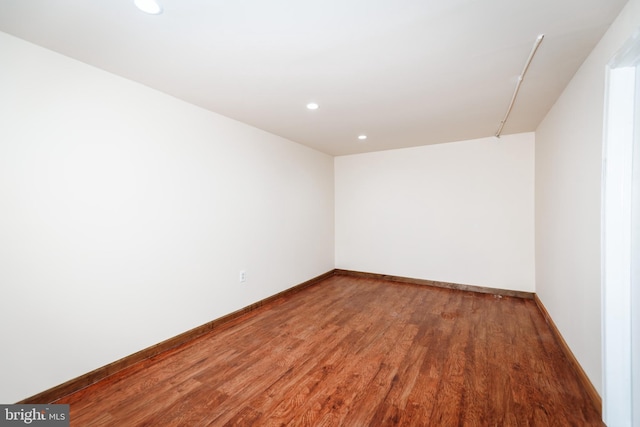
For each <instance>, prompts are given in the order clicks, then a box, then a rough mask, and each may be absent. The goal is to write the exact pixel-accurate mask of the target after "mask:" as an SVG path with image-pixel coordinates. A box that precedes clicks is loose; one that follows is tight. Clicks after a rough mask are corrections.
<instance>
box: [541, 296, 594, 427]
mask: <svg viewBox="0 0 640 427" xmlns="http://www.w3.org/2000/svg"><path fill="white" fill-rule="evenodd" d="M534 300H535V302H536V305H537V306H538V310H540V313H542V316H543V317H544V319H545V320H546V322H547V325H549V328H550V329H551V332H553V335H554V336H555V338H556V341H557V342H558V344H559V345H560V348H561V349H562V352H563V353H564V355H565V357H566V358H567V360H568V361H569V364H570V365H571V367H572V368H573V370H574V371H575V373H576V375H577V376H578V380H579V381H580V383H581V384H582V387H583V388H584V389H585V391H586V392H587V394H588V395H589V398H590V399H591V401H592V402H593V404H594V405H595V406H596V408H598V411H599V412H600V418H602V398H601V397H600V394H599V393H598V391H597V390H596V388H595V387H594V386H593V383H592V382H591V380H590V379H589V377H588V376H587V373H586V372H585V371H584V369H582V366H580V362H578V359H576V356H575V355H574V354H573V352H572V351H571V349H570V348H569V345H568V344H567V342H566V341H565V340H564V338H563V337H562V334H561V333H560V331H559V330H558V327H557V326H556V324H555V323H554V322H553V319H552V318H551V315H550V314H549V312H548V311H547V309H546V307H545V306H544V304H542V301H540V298H539V297H538V295H537V294H536V295H535V297H534Z"/></svg>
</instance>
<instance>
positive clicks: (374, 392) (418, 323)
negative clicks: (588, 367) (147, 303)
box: [56, 276, 603, 427]
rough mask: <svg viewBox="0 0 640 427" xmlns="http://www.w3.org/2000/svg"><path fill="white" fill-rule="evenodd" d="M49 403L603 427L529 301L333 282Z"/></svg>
mask: <svg viewBox="0 0 640 427" xmlns="http://www.w3.org/2000/svg"><path fill="white" fill-rule="evenodd" d="M56 403H68V404H70V405H71V425H72V426H83V427H84V426H225V425H229V426H235V425H238V426H243V425H246V426H283V425H300V426H332V427H333V426H350V427H351V426H392V425H399V426H457V425H463V426H551V425H554V426H592V425H593V426H602V425H603V424H602V422H601V421H600V420H599V415H598V411H597V409H596V408H595V407H594V406H593V404H592V401H591V400H590V399H589V397H588V396H587V394H586V392H585V391H584V390H583V389H581V388H580V385H579V382H578V379H577V377H576V376H575V374H574V372H573V371H572V369H571V367H570V365H569V363H568V361H567V360H566V358H565V357H564V355H563V353H562V351H561V349H560V347H559V345H558V344H557V342H556V341H555V339H554V337H553V335H552V333H551V331H550V329H549V327H548V326H547V324H546V323H545V321H544V319H543V317H542V315H541V314H540V312H539V311H538V309H537V307H536V305H535V302H534V301H533V300H528V299H520V298H512V297H498V296H495V295H488V294H476V293H471V292H465V291H458V290H451V289H439V288H432V287H427V286H419V285H407V284H397V283H393V282H388V281H383V280H373V279H362V278H354V277H346V276H333V277H331V278H329V279H327V280H325V281H323V282H321V283H320V284H318V285H315V286H313V287H310V288H308V289H305V290H304V291H302V292H299V293H296V294H294V295H291V296H288V297H285V298H283V299H281V300H278V301H275V302H273V303H271V304H267V305H266V306H264V307H260V308H259V309H257V310H255V311H253V312H251V313H248V314H247V315H245V316H243V317H241V318H239V319H237V320H236V321H234V322H232V323H230V324H228V325H224V326H222V327H220V328H218V329H216V330H214V331H212V332H211V333H208V334H206V335H204V336H202V337H200V338H198V339H196V340H194V341H193V342H191V343H188V344H185V345H183V346H181V347H178V348H176V349H173V350H171V351H168V352H166V353H163V354H161V355H159V356H156V357H154V358H151V359H149V360H146V361H143V362H140V363H138V364H137V365H134V366H132V367H130V368H127V369H125V370H123V371H121V372H119V373H117V374H115V375H113V376H111V377H109V378H106V379H104V380H102V381H100V382H98V383H96V384H94V385H92V386H89V387H87V388H85V389H83V390H80V391H78V392H76V393H74V394H71V395H69V396H67V397H65V398H63V399H60V400H58V401H57V402H56Z"/></svg>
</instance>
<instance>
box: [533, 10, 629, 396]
mask: <svg viewBox="0 0 640 427" xmlns="http://www.w3.org/2000/svg"><path fill="white" fill-rule="evenodd" d="M639 25H640V1H638V0H631V1H630V2H629V3H628V4H627V6H626V7H625V9H623V11H622V12H621V14H620V15H619V17H618V18H617V19H616V21H615V22H614V23H613V24H612V25H611V27H610V28H609V30H608V31H607V33H606V34H605V35H604V37H603V38H602V39H601V41H600V42H599V43H598V45H597V46H596V47H595V48H594V50H593V52H592V53H591V54H590V56H589V57H588V58H587V59H586V60H585V62H584V63H583V65H582V66H581V68H580V69H579V70H578V72H577V73H576V75H575V76H574V77H573V79H572V80H571V82H570V83H569V85H568V86H567V87H566V89H565V90H564V92H563V94H562V95H561V96H560V98H559V99H558V101H557V102H556V103H555V105H554V106H553V108H552V109H551V110H550V111H549V113H548V114H547V116H546V118H545V119H544V120H543V122H542V123H541V124H540V126H539V127H538V129H537V130H536V155H535V158H536V160H535V161H536V183H535V186H536V199H535V200H536V202H535V203H536V280H537V281H536V291H537V293H538V296H539V297H540V299H541V301H542V303H543V304H544V305H545V307H546V308H547V310H548V311H549V314H550V315H551V317H552V318H553V319H554V322H555V323H556V325H557V326H558V329H559V330H560V333H561V334H562V335H563V337H564V338H565V340H566V341H567V344H568V345H569V346H570V347H571V350H572V351H573V353H574V354H575V356H576V358H577V359H578V361H579V362H580V364H581V365H582V367H583V368H584V370H585V372H586V373H587V375H588V376H589V378H590V379H591V381H592V383H593V384H594V386H595V387H596V389H597V390H598V391H600V393H601V392H602V372H601V369H602V366H601V364H602V360H601V359H602V358H601V344H602V341H601V287H600V244H601V242H600V240H601V239H600V234H601V227H600V221H601V176H602V140H603V118H604V103H605V99H604V96H605V83H606V82H605V69H606V64H607V63H608V62H609V60H610V59H611V58H612V57H613V55H614V54H615V52H616V51H617V49H619V48H620V47H621V46H622V44H623V43H624V42H625V41H626V40H627V39H628V38H629V37H630V36H631V34H632V33H633V31H634V30H635V29H636V28H637V27H638V26H639Z"/></svg>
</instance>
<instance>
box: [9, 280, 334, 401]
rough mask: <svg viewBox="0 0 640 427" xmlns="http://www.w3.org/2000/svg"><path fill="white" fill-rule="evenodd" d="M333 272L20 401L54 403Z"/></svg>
mask: <svg viewBox="0 0 640 427" xmlns="http://www.w3.org/2000/svg"><path fill="white" fill-rule="evenodd" d="M334 274H335V270H331V271H328V272H326V273H324V274H321V275H320V276H318V277H314V278H313V279H310V280H307V281H306V282H303V283H300V284H299V285H296V286H294V287H292V288H289V289H286V290H284V291H282V292H279V293H277V294H275V295H272V296H270V297H268V298H265V299H263V300H260V301H258V302H256V303H253V304H251V305H249V306H247V307H244V308H241V309H240V310H237V311H234V312H233V313H230V314H227V315H226V316H223V317H220V318H218V319H215V320H212V321H211V322H208V323H205V324H204V325H200V326H197V327H195V328H193V329H191V330H189V331H186V332H184V333H182V334H180V335H177V336H175V337H173V338H169V339H167V340H165V341H162V342H161V343H158V344H155V345H153V346H151V347H148V348H145V349H143V350H140V351H138V352H137V353H134V354H131V355H129V356H126V357H124V358H122V359H120V360H117V361H115V362H113V363H110V364H108V365H105V366H102V367H100V368H97V369H95V370H93V371H91V372H89V373H87V374H84V375H81V376H79V377H77V378H74V379H72V380H69V381H67V382H65V383H63V384H60V385H58V386H55V387H53V388H50V389H48V390H45V391H43V392H41V393H38V394H36V395H34V396H31V397H28V398H26V399H23V400H21V401H20V402H17V403H27V404H49V403H52V402H54V401H56V400H58V399H60V398H62V397H64V396H67V395H69V394H71V393H73V392H76V391H78V390H81V389H83V388H85V387H87V386H89V385H91V384H93V383H95V382H97V381H100V380H101V379H104V378H106V377H108V376H111V375H113V374H115V373H116V372H118V371H121V370H123V369H125V368H128V367H130V366H132V365H134V364H136V363H138V362H141V361H143V360H146V359H149V358H151V357H154V356H157V355H159V354H160V353H163V352H165V351H168V350H171V349H173V348H175V347H178V346H179V345H182V344H185V343H187V342H189V341H191V340H194V339H196V338H198V337H199V336H201V335H204V334H206V333H207V332H210V331H211V330H213V329H215V328H219V327H220V326H222V325H226V324H229V323H230V322H232V321H233V320H236V319H238V318H239V317H241V316H243V315H244V314H247V313H249V312H251V311H253V310H256V309H257V308H259V307H262V306H264V305H265V304H268V303H271V302H273V301H275V300H277V299H279V298H284V297H286V296H289V295H292V294H295V293H297V292H300V291H301V290H303V289H306V288H308V287H310V286H313V285H316V284H318V283H320V282H322V281H323V280H325V279H327V278H329V277H331V276H333V275H334Z"/></svg>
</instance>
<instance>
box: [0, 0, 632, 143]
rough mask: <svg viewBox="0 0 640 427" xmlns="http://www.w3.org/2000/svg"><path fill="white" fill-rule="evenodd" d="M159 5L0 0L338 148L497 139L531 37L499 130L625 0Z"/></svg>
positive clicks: (60, 42)
mask: <svg viewBox="0 0 640 427" xmlns="http://www.w3.org/2000/svg"><path fill="white" fill-rule="evenodd" d="M160 3H161V5H162V6H163V8H164V13H163V14H161V15H156V16H153V15H147V14H144V13H142V12H140V11H139V10H137V9H136V8H135V7H134V5H133V1H132V0H0V31H4V32H6V33H9V34H12V35H15V36H17V37H20V38H23V39H25V40H28V41H31V42H33V43H36V44H38V45H41V46H43V47H46V48H49V49H52V50H54V51H57V52H60V53H62V54H64V55H67V56H69V57H72V58H75V59H77V60H80V61H82V62H85V63H87V64H91V65H94V66H96V67H99V68H102V69H104V70H107V71H109V72H112V73H115V74H118V75H120V76H123V77H126V78H128V79H131V80H135V81H138V82H140V83H143V84H145V85H147V86H150V87H152V88H155V89H158V90H160V91H162V92H165V93H167V94H170V95H173V96H175V97H177V98H180V99H183V100H185V101H188V102H191V103H193V104H196V105H199V106H201V107H204V108H207V109H209V110H211V111H215V112H217V113H220V114H223V115H225V116H228V117H231V118H234V119H237V120H239V121H242V122H245V123H248V124H250V125H253V126H256V127H258V128H261V129H264V130H266V131H269V132H272V133H275V134H277V135H281V136H283V137H285V138H288V139H291V140H293V141H297V142H299V143H302V144H305V145H308V146H310V147H314V148H316V149H318V150H320V151H323V152H326V153H329V154H332V155H343V154H351V153H360V152H366V151H376V150H384V149H392V148H400V147H409V146H416V145H425V144H434V143H440V142H450V141H457V140H464V139H473V138H480V137H486V136H491V135H494V134H495V132H496V129H497V128H498V126H499V124H500V120H502V118H503V116H504V114H505V111H506V108H507V106H508V104H509V101H510V99H511V95H512V92H513V90H514V87H515V84H516V80H517V77H518V75H519V74H520V73H521V71H522V68H523V66H524V63H525V61H526V59H527V56H528V55H529V52H530V50H531V47H532V46H533V43H534V41H535V39H536V37H537V36H538V34H541V33H542V34H545V38H544V41H543V42H542V45H541V46H540V49H539V50H538V53H537V54H536V57H535V58H534V60H533V63H532V65H531V68H530V69H529V72H528V74H527V76H526V79H525V80H524V82H523V85H522V89H521V91H520V94H519V96H518V99H517V102H516V105H515V107H514V109H513V112H512V113H511V116H510V118H509V120H508V122H507V124H506V126H505V128H504V131H503V134H510V133H518V132H528V131H533V130H535V128H536V126H537V125H538V123H539V122H540V121H541V120H542V119H543V118H544V115H545V114H546V112H547V111H548V110H549V108H550V107H551V106H552V105H553V103H554V102H555V100H556V99H557V97H558V95H559V94H560V92H561V91H562V89H563V88H564V87H565V85H566V84H567V83H568V81H569V80H570V79H571V77H572V76H573V74H574V73H575V72H576V70H577V68H578V67H579V66H580V64H581V63H582V61H583V60H584V59H585V57H586V56H587V55H588V53H589V52H590V51H591V49H592V48H593V46H594V45H595V44H596V43H597V41H598V40H599V39H600V37H601V36H602V35H603V34H604V32H605V30H606V28H607V27H608V25H609V24H610V23H611V22H612V21H613V19H614V18H615V17H616V15H617V14H618V12H619V11H620V10H621V9H622V7H623V6H624V4H625V3H626V0H323V1H305V0H271V1H264V0H230V1H229V0H228V1H220V0H160ZM310 101H315V102H317V103H318V104H320V108H319V109H318V110H316V111H309V110H307V109H306V108H305V105H306V104H307V103H308V102H310ZM360 133H366V134H367V135H368V139H367V140H366V141H365V142H362V141H359V140H358V139H357V136H358V135H359V134H360Z"/></svg>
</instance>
